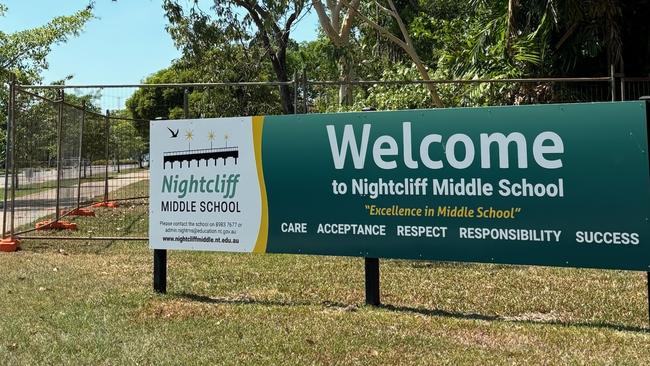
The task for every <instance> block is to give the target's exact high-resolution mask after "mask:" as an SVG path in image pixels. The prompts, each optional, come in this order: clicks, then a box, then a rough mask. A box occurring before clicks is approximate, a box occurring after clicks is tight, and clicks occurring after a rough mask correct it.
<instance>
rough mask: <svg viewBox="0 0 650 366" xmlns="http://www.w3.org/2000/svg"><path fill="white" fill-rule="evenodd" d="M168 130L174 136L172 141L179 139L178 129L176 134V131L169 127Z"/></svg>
mask: <svg viewBox="0 0 650 366" xmlns="http://www.w3.org/2000/svg"><path fill="white" fill-rule="evenodd" d="M167 129H168V130H169V132H170V133H171V134H172V136H171V138H172V139H173V138H176V137H178V129H176V132H174V130H172V129H171V128H169V127H167Z"/></svg>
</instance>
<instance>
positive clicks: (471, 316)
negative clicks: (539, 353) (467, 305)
mask: <svg viewBox="0 0 650 366" xmlns="http://www.w3.org/2000/svg"><path fill="white" fill-rule="evenodd" d="M379 308H380V309H384V310H389V311H394V312H400V313H414V314H419V315H426V316H439V317H445V318H454V319H463V320H484V321H499V322H504V323H519V324H544V325H561V326H567V327H584V328H600V329H610V330H618V331H627V332H644V333H648V332H650V329H649V328H646V327H638V326H632V325H619V324H612V323H606V322H582V321H576V322H571V321H558V320H523V319H522V320H516V319H504V318H503V317H500V316H498V315H483V314H476V313H461V312H453V311H446V310H440V309H425V308H413V307H408V306H394V305H388V304H386V305H383V304H382V305H380V306H379Z"/></svg>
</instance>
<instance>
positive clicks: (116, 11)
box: [0, 0, 318, 84]
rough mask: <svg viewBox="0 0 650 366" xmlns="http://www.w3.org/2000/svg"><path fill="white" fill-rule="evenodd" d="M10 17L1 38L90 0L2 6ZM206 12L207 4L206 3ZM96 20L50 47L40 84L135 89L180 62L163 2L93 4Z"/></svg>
mask: <svg viewBox="0 0 650 366" xmlns="http://www.w3.org/2000/svg"><path fill="white" fill-rule="evenodd" d="M0 2H1V3H4V4H5V5H6V6H7V7H8V8H9V11H8V12H7V14H6V15H5V17H4V18H0V29H1V30H2V31H4V32H15V31H18V30H23V29H28V28H33V27H36V26H39V25H43V24H45V23H47V22H48V21H49V20H51V19H52V18H53V17H56V16H60V15H70V14H73V13H74V12H75V11H77V10H79V9H82V8H84V7H85V6H86V5H88V0H0ZM203 2H205V3H206V4H207V6H203V9H208V8H209V3H210V2H209V1H207V0H204V1H203ZM95 16H96V17H97V19H93V20H92V21H90V23H88V24H87V26H86V28H85V30H84V32H83V33H82V34H81V35H80V36H79V37H77V38H73V39H70V40H69V41H68V42H67V43H65V44H61V45H57V46H55V47H53V49H52V52H51V53H50V55H49V57H48V62H49V64H50V67H49V70H47V71H45V72H44V74H43V76H44V82H45V83H50V82H52V81H56V80H61V79H63V78H65V77H66V76H67V75H72V76H73V79H72V80H70V81H68V82H66V83H67V84H137V83H139V82H140V81H142V80H143V79H144V78H145V77H146V76H148V75H150V74H152V73H154V72H155V71H157V70H160V69H162V68H164V67H167V66H169V65H170V63H171V62H172V60H174V59H177V58H179V57H180V53H179V51H178V50H176V48H175V47H174V44H173V42H172V40H171V37H170V36H169V35H168V34H167V32H166V31H165V25H166V24H167V22H166V19H165V16H164V13H163V10H162V1H161V0H118V1H112V0H96V1H95ZM317 24H318V18H317V17H316V15H315V14H314V13H313V12H311V13H310V14H308V15H307V16H305V17H304V18H303V19H302V20H301V22H300V23H299V24H298V25H297V26H296V27H295V28H294V30H293V32H292V38H294V39H295V40H297V41H298V42H301V41H305V40H313V39H315V38H316V34H317V31H318V26H317Z"/></svg>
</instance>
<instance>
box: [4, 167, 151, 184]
mask: <svg viewBox="0 0 650 366" xmlns="http://www.w3.org/2000/svg"><path fill="white" fill-rule="evenodd" d="M138 167H139V165H138V164H120V171H122V170H126V169H134V168H138ZM104 169H105V166H104V165H93V166H87V167H86V174H87V175H89V174H90V171H91V170H92V172H93V175H95V176H96V175H98V174H100V175H103V174H104ZM108 172H109V173H115V172H117V165H109V166H108ZM61 176H62V177H63V179H74V178H77V177H78V176H79V171H78V170H77V168H76V167H65V168H63V169H61ZM54 180H56V169H55V168H39V169H33V170H32V171H31V172H30V171H29V170H28V169H21V171H20V172H19V173H18V184H19V186H20V185H21V184H35V183H44V182H48V181H54ZM4 186H5V175H4V174H1V175H0V189H4Z"/></svg>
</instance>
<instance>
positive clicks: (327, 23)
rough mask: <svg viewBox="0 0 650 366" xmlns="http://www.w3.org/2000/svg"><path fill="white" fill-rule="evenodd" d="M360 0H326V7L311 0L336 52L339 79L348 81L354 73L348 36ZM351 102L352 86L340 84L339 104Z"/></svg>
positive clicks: (315, 0) (318, 0) (318, 1)
mask: <svg viewBox="0 0 650 366" xmlns="http://www.w3.org/2000/svg"><path fill="white" fill-rule="evenodd" d="M359 2H360V0H351V2H350V5H349V6H345V4H344V2H343V1H336V0H327V9H326V8H325V6H324V5H323V2H322V1H320V0H312V5H313V7H314V9H315V10H316V14H317V15H318V21H319V22H320V25H321V29H322V30H323V32H324V33H325V35H326V36H327V38H328V39H329V40H330V42H332V44H333V45H334V48H335V50H336V53H337V56H338V57H337V58H338V64H337V66H338V70H339V80H340V81H343V82H346V83H347V82H350V81H351V80H352V78H353V75H354V65H353V61H352V57H351V50H350V37H351V34H352V27H353V25H354V19H355V14H356V13H355V12H354V11H351V10H350V9H356V8H357V7H358V6H359ZM352 103H353V98H352V88H351V87H350V85H349V84H342V85H341V86H340V88H339V104H340V105H351V104H352Z"/></svg>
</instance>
